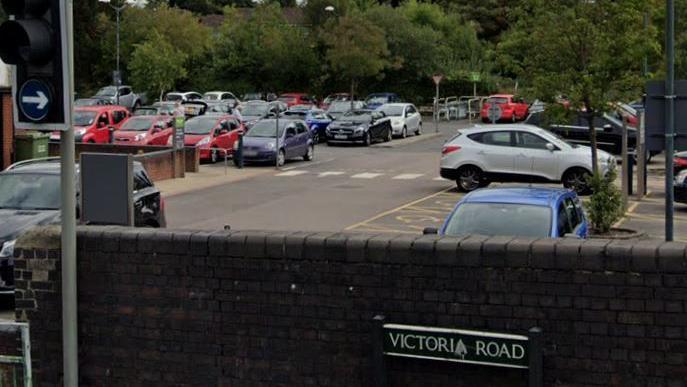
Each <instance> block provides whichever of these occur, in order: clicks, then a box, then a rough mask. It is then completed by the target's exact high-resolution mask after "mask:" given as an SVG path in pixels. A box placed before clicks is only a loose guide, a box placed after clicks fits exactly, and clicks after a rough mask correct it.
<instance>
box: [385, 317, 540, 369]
mask: <svg viewBox="0 0 687 387" xmlns="http://www.w3.org/2000/svg"><path fill="white" fill-rule="evenodd" d="M383 348H384V354H385V355H387V356H400V357H411V358H418V359H429V360H441V361H450V362H457V363H469V364H481V365H487V366H495V367H506V368H525V369H526V368H529V365H530V363H529V356H530V350H529V339H528V337H527V336H522V335H511V334H505V333H493V332H481V331H470V330H462V329H447V328H433V327H421V326H412V325H400V324H384V326H383Z"/></svg>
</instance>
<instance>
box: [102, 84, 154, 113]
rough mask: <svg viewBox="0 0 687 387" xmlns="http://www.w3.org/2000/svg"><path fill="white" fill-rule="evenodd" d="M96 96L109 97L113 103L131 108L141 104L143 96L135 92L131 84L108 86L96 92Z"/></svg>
mask: <svg viewBox="0 0 687 387" xmlns="http://www.w3.org/2000/svg"><path fill="white" fill-rule="evenodd" d="M94 98H100V99H107V100H109V101H110V102H112V104H113V105H119V106H124V107H126V108H128V109H129V110H136V108H138V107H139V106H141V104H142V103H143V102H142V101H141V96H139V95H138V94H136V93H134V92H133V90H132V89H131V86H119V90H117V87H116V86H106V87H103V88H102V89H100V90H98V92H97V93H95V96H94Z"/></svg>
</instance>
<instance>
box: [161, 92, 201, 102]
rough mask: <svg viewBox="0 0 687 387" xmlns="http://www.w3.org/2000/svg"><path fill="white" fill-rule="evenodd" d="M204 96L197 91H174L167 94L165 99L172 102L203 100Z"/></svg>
mask: <svg viewBox="0 0 687 387" xmlns="http://www.w3.org/2000/svg"><path fill="white" fill-rule="evenodd" d="M202 99H203V96H202V95H201V94H200V93H197V92H195V91H187V92H183V93H182V92H178V91H173V92H170V93H167V94H165V101H170V102H184V101H197V100H202Z"/></svg>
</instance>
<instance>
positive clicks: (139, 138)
mask: <svg viewBox="0 0 687 387" xmlns="http://www.w3.org/2000/svg"><path fill="white" fill-rule="evenodd" d="M146 136H147V134H146V133H141V134H137V135H136V137H134V141H141V140H143V139H144V138H146Z"/></svg>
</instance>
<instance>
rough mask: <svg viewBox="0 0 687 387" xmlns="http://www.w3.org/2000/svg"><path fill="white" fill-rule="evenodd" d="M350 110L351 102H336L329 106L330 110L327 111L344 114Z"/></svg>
mask: <svg viewBox="0 0 687 387" xmlns="http://www.w3.org/2000/svg"><path fill="white" fill-rule="evenodd" d="M349 110H351V103H350V102H334V103H332V104H331V105H329V109H328V110H327V111H328V112H330V113H342V112H346V111H349Z"/></svg>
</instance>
